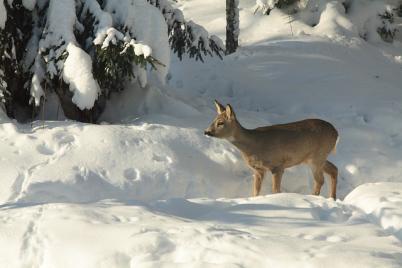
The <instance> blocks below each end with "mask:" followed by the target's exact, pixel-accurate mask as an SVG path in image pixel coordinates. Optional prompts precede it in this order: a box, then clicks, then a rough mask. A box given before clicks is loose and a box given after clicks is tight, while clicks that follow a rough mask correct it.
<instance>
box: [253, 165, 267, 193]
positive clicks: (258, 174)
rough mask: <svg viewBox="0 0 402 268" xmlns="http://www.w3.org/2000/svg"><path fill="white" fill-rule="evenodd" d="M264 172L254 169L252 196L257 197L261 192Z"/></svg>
mask: <svg viewBox="0 0 402 268" xmlns="http://www.w3.org/2000/svg"><path fill="white" fill-rule="evenodd" d="M264 176H265V170H263V169H254V174H253V178H254V185H253V196H257V195H259V194H260V191H261V184H262V181H263V180H264Z"/></svg>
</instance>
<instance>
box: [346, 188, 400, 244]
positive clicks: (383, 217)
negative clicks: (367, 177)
mask: <svg viewBox="0 0 402 268" xmlns="http://www.w3.org/2000/svg"><path fill="white" fill-rule="evenodd" d="M345 203H346V204H348V205H353V206H355V207H357V208H359V209H361V210H363V211H364V212H365V213H367V214H368V215H369V218H370V219H371V220H372V221H373V222H375V223H378V224H380V225H381V227H382V228H384V229H385V230H386V231H387V232H388V233H391V234H393V235H395V236H396V237H398V239H399V240H401V241H402V183H370V184H364V185H361V186H359V187H357V188H356V189H354V190H353V191H352V192H351V193H350V194H348V195H347V196H346V198H345Z"/></svg>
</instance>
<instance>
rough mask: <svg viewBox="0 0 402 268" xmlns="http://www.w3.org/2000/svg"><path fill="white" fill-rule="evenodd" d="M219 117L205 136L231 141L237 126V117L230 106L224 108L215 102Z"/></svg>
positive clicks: (217, 116) (205, 132) (206, 131)
mask: <svg viewBox="0 0 402 268" xmlns="http://www.w3.org/2000/svg"><path fill="white" fill-rule="evenodd" d="M215 106H216V112H217V115H216V117H215V119H214V120H213V121H212V123H211V125H210V126H209V127H208V128H207V129H206V130H205V131H204V134H205V135H207V136H211V137H216V138H222V139H225V138H226V139H230V138H231V137H233V134H234V133H233V132H234V130H235V127H236V125H237V120H236V115H235V113H234V111H233V108H232V106H230V104H228V105H226V107H225V106H223V105H222V104H220V103H219V102H218V101H217V100H215Z"/></svg>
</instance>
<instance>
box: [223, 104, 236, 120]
mask: <svg viewBox="0 0 402 268" xmlns="http://www.w3.org/2000/svg"><path fill="white" fill-rule="evenodd" d="M225 111H226V117H227V118H229V119H233V118H235V117H236V115H235V113H234V111H233V108H232V106H230V104H228V105H226V109H225Z"/></svg>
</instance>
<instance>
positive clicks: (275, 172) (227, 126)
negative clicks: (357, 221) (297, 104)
mask: <svg viewBox="0 0 402 268" xmlns="http://www.w3.org/2000/svg"><path fill="white" fill-rule="evenodd" d="M215 106H216V111H217V116H216V117H215V119H214V120H213V121H212V123H211V125H210V126H209V127H208V128H207V129H205V131H204V134H205V135H206V136H210V137H215V138H220V139H225V140H227V141H229V142H230V143H231V144H233V145H234V146H235V147H236V148H237V149H238V150H239V151H240V152H241V155H242V157H243V159H244V161H245V162H246V164H247V165H248V166H249V167H250V169H251V170H252V172H253V196H258V195H259V194H260V191H261V184H262V181H263V179H264V176H265V174H266V173H267V172H271V173H272V193H280V192H281V180H282V175H283V173H284V171H285V169H287V168H290V167H293V166H296V165H300V164H307V165H308V166H309V167H310V168H311V171H312V173H313V177H314V186H313V193H312V194H313V195H320V191H321V187H322V185H323V184H324V173H325V174H327V175H329V177H330V179H331V185H330V189H329V195H330V197H331V198H333V199H334V200H335V199H336V184H337V177H338V168H337V167H336V166H335V165H334V164H333V163H331V162H330V161H328V160H327V158H328V156H329V154H330V153H331V152H332V153H335V152H336V146H337V143H338V141H339V135H338V131H337V130H336V129H335V127H334V126H333V125H332V124H331V123H329V122H327V121H324V120H321V119H305V120H301V121H296V122H291V123H287V124H278V125H270V126H264V127H258V128H255V129H246V128H244V127H243V126H242V125H241V124H240V123H239V121H238V120H237V118H236V114H235V112H234V111H233V108H232V106H231V105H230V104H227V105H226V107H225V106H223V105H222V104H220V103H219V102H218V101H217V100H215Z"/></svg>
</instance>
